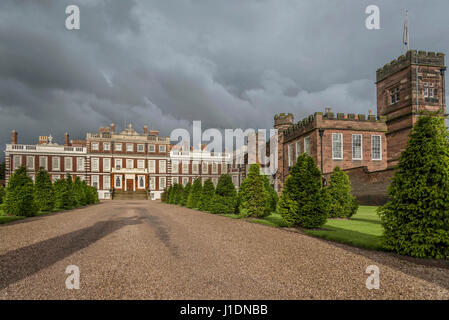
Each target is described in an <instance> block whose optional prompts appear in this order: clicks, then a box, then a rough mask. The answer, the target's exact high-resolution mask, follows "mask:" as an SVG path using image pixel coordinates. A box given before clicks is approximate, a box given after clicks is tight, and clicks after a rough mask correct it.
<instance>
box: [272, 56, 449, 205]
mask: <svg viewBox="0 0 449 320" xmlns="http://www.w3.org/2000/svg"><path fill="white" fill-rule="evenodd" d="M445 70H446V67H445V65H444V54H442V53H434V52H424V51H419V52H417V51H414V50H413V51H412V50H411V51H408V52H407V53H406V54H405V55H403V56H401V57H399V58H398V59H396V60H393V61H392V62H391V63H389V64H386V65H385V66H384V67H382V68H380V69H378V70H377V74H376V78H377V79H376V86H377V116H376V115H373V114H372V113H371V112H370V114H369V115H368V116H366V115H364V114H343V113H337V114H334V113H333V112H332V110H331V109H330V108H327V109H326V110H325V112H324V113H322V112H315V114H313V115H311V116H309V117H308V118H306V119H304V120H302V121H299V122H298V123H294V121H293V115H292V114H283V113H281V114H278V115H276V116H275V117H274V127H275V128H277V129H279V140H280V143H279V145H278V147H279V150H278V157H279V158H278V167H279V170H278V172H277V174H276V176H275V178H276V179H275V180H276V183H277V185H278V189H281V188H282V186H283V184H284V182H285V179H286V178H287V176H288V173H289V168H290V167H291V166H292V165H293V164H294V163H295V159H296V157H297V156H298V154H299V153H301V152H307V153H309V154H310V155H311V156H312V157H313V158H314V159H315V161H316V163H317V165H318V166H320V167H321V168H322V172H323V173H324V174H325V176H328V175H329V173H330V172H331V171H332V170H333V168H334V167H336V166H339V167H340V168H341V169H343V170H346V171H347V173H348V174H349V177H350V179H351V184H352V187H353V193H354V194H355V195H356V196H357V197H358V198H359V200H361V202H362V203H363V202H364V203H382V202H384V201H385V197H386V189H387V186H388V184H389V179H390V178H391V176H392V172H393V170H392V168H393V167H394V165H395V164H397V162H398V159H399V156H400V154H401V152H402V151H403V150H404V149H405V147H406V143H407V139H408V134H409V132H410V129H411V128H412V126H413V124H414V123H415V122H416V121H417V117H418V116H419V112H420V111H424V110H427V111H432V112H437V111H438V112H441V114H445V112H446V102H445V83H444V72H445Z"/></svg>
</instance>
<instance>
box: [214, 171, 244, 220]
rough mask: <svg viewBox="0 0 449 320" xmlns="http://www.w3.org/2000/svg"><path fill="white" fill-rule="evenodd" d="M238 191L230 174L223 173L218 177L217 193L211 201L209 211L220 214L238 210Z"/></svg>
mask: <svg viewBox="0 0 449 320" xmlns="http://www.w3.org/2000/svg"><path fill="white" fill-rule="evenodd" d="M236 205H237V192H236V191H235V186H234V183H232V178H231V176H230V175H229V174H223V175H221V176H220V178H219V179H218V183H217V188H216V189H215V194H214V196H213V197H212V200H211V202H210V207H209V211H210V212H212V213H219V214H231V213H235V212H236Z"/></svg>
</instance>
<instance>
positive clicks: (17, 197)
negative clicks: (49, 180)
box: [4, 166, 37, 217]
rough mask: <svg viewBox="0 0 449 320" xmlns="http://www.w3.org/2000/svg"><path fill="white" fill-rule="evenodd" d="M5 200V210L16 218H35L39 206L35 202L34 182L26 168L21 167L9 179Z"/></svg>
mask: <svg viewBox="0 0 449 320" xmlns="http://www.w3.org/2000/svg"><path fill="white" fill-rule="evenodd" d="M5 191H6V195H5V199H4V210H5V211H6V213H8V214H11V215H15V216H26V217H30V216H34V215H35V214H36V213H37V205H36V203H35V200H34V185H33V180H31V178H30V177H29V176H28V175H27V171H26V168H25V167H24V166H21V167H20V168H18V169H17V170H16V171H15V172H14V173H13V174H12V175H11V178H10V179H9V182H8V186H7V187H6V190H5Z"/></svg>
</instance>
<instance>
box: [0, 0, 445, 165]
mask: <svg viewBox="0 0 449 320" xmlns="http://www.w3.org/2000/svg"><path fill="white" fill-rule="evenodd" d="M69 4H77V5H78V6H79V7H80V11H81V29H80V30H77V31H68V30H66V29H65V26H64V23H65V18H66V14H65V7H66V6H67V5H69ZM370 4H375V5H378V6H379V7H380V10H381V30H367V29H366V28H365V18H366V15H365V13H364V12H365V8H366V7H367V6H368V5H370ZM448 8H449V3H447V1H445V0H439V1H438V0H433V1H430V2H423V1H418V0H416V1H405V0H403V1H399V0H398V1H375V0H370V1H355V0H343V1H341V0H339V1H336V0H335V1H330V0H329V1H324V0H321V1H300V0H283V1H278V0H269V1H268V0H266V1H264V0H252V1H250V0H247V1H241V0H238V1H237V0H231V1H229V0H227V1H224V0H223V1H222V0H216V1H210V0H208V1H206V0H202V1H200V0H198V1H182V0H179V1H178V0H170V1H160V0H154V1H119V0H115V1H107V0H95V1H94V0H83V1H81V0H72V1H56V0H55V1H48V0H47V1H5V0H3V1H2V2H1V3H0V143H1V145H4V144H5V143H7V142H8V141H9V135H10V131H11V130H12V129H16V130H17V131H19V142H22V143H35V142H36V137H37V136H38V135H44V134H48V133H50V132H51V133H52V134H53V136H55V137H56V138H57V140H59V142H61V140H62V135H63V133H64V132H65V131H68V132H70V133H71V136H72V137H73V138H83V137H84V133H85V132H86V131H94V130H97V127H98V126H105V125H109V124H110V123H111V122H115V123H116V124H117V126H119V127H121V126H123V123H124V121H125V120H127V121H132V122H133V124H134V126H135V127H137V128H141V127H142V126H143V125H144V124H147V125H149V126H150V127H151V128H154V129H159V130H160V131H161V132H162V133H163V134H169V133H170V131H171V130H172V129H173V128H176V127H186V128H188V127H189V126H190V124H191V121H192V120H202V121H203V128H208V127H219V128H233V127H241V128H248V127H253V128H264V127H267V128H270V127H271V126H272V119H273V115H274V114H275V113H278V112H292V113H293V114H294V115H295V117H296V119H297V120H299V119H300V118H302V117H305V116H307V115H308V114H310V113H313V112H314V111H321V110H322V109H323V108H324V107H326V106H331V107H333V109H334V111H336V112H345V113H348V112H354V113H367V112H368V109H373V110H375V109H376V98H375V97H376V96H375V85H374V81H375V71H376V69H377V68H378V67H380V66H382V65H384V64H385V63H387V62H389V61H390V60H392V59H394V58H396V57H398V56H399V55H401V54H403V53H404V51H405V48H404V46H403V45H402V28H403V21H404V11H405V9H408V10H409V16H410V23H411V25H410V31H411V42H412V43H411V46H412V48H416V47H417V48H418V49H423V50H434V51H442V52H445V53H447V46H448V43H449V41H448V40H449V35H448V33H447V30H448V22H447V21H448V20H447V17H446V14H447V9H448ZM2 156H3V155H2Z"/></svg>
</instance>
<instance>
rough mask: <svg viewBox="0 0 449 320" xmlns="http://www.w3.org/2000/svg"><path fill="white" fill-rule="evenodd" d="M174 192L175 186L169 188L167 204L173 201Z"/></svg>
mask: <svg viewBox="0 0 449 320" xmlns="http://www.w3.org/2000/svg"><path fill="white" fill-rule="evenodd" d="M172 190H173V186H170V187H168V189H167V197H166V198H167V200H166V202H167V203H171V200H172V199H173V192H172Z"/></svg>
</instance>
